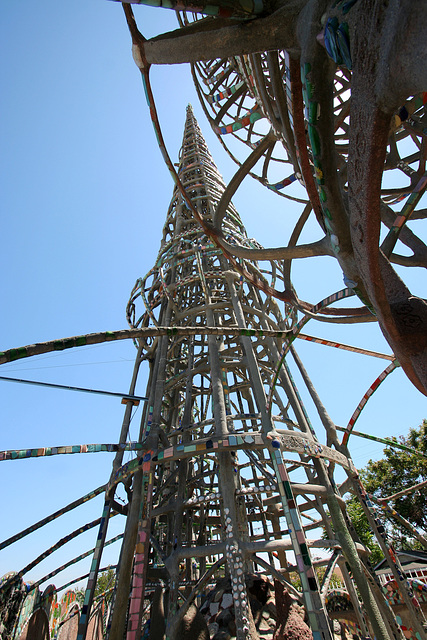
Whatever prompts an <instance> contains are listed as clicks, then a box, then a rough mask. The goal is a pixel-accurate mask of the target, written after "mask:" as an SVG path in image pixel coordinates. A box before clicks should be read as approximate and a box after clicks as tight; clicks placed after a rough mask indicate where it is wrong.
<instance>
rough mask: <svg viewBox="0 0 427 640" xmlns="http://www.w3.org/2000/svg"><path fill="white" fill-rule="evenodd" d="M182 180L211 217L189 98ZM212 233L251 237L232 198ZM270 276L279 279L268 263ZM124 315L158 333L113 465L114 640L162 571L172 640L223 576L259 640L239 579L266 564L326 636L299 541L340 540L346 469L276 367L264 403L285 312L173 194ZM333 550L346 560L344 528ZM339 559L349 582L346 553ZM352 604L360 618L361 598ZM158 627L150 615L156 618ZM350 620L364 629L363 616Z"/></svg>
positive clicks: (241, 628)
mask: <svg viewBox="0 0 427 640" xmlns="http://www.w3.org/2000/svg"><path fill="white" fill-rule="evenodd" d="M178 173H179V177H180V180H181V183H182V185H183V187H184V189H185V191H186V193H187V195H188V196H189V198H190V199H191V203H192V205H193V207H194V208H195V209H196V210H197V212H198V214H199V216H201V217H203V219H204V221H205V222H207V223H209V222H210V221H211V220H212V217H213V216H214V214H215V211H216V208H217V205H218V203H219V201H220V199H221V196H222V194H223V193H224V190H225V185H224V182H223V180H222V177H221V176H220V174H219V172H218V170H217V168H216V166H215V163H214V162H213V159H212V157H211V155H210V153H209V151H208V149H207V146H206V142H205V140H204V138H203V136H202V133H201V131H200V129H199V126H198V124H197V122H196V119H195V117H194V114H193V112H192V109H191V107H188V108H187V117H186V123H185V131H184V137H183V144H182V148H181V151H180V156H179V168H178ZM223 229H224V233H225V234H226V236H228V238H229V241H230V242H235V243H238V244H241V245H243V246H245V245H246V246H251V244H250V241H249V240H248V238H247V235H246V231H245V229H244V227H243V224H242V222H241V220H240V217H239V215H238V214H237V212H236V210H235V209H234V207H233V206H232V205H231V204H230V205H229V206H228V207H227V210H226V212H225V214H224V221H223ZM245 269H246V271H248V272H249V273H251V274H252V275H256V276H257V278H258V279H263V278H265V275H264V274H265V273H267V272H266V271H264V272H263V271H262V269H261V268H260V266H259V265H258V264H257V263H255V262H249V261H245ZM270 273H274V274H275V277H276V278H277V279H280V278H282V279H283V277H284V276H283V273H282V272H281V270H280V266H279V265H278V264H277V263H271V267H270ZM141 305H142V309H141ZM127 316H128V321H129V323H130V325H131V326H132V327H135V328H136V327H148V326H150V325H154V326H157V327H168V328H169V329H168V332H167V333H168V335H159V336H158V337H156V338H155V339H150V338H145V339H144V338H141V339H139V349H140V354H141V359H142V360H148V361H149V362H150V377H149V382H148V388H147V393H146V395H147V397H148V398H149V400H148V402H147V404H146V407H145V409H144V412H143V418H142V422H141V429H140V436H139V439H140V443H141V446H143V452H142V454H141V458H140V460H139V461H136V462H134V463H132V465H130V466H129V465H126V466H125V467H124V468H122V469H120V470H119V471H118V472H117V474H116V479H117V478H118V480H120V479H122V480H123V479H125V480H126V481H127V482H129V476H130V475H132V474H133V485H132V499H131V501H130V504H129V507H128V512H127V526H126V532H125V537H124V542H123V548H122V553H121V558H120V563H119V564H120V566H119V570H118V579H117V586H116V604H115V606H114V610H113V615H112V619H111V637H112V638H116V637H122V636H123V633H124V630H125V624H126V610H127V602H128V599H129V592H130V593H131V595H130V605H129V615H128V626H127V629H128V631H127V633H128V640H131V639H132V640H133V638H136V637H138V633H140V629H141V624H142V614H143V610H144V602H146V600H145V598H146V592H145V586H146V585H147V581H150V585H152V584H153V582H154V583H155V581H156V580H159V579H160V578H161V580H162V581H163V584H164V586H165V592H164V594H162V595H161V596H159V594H158V593H157V595H156V598H157V600H158V598H159V597H162V598H163V599H164V611H166V612H167V613H166V618H165V620H164V625H165V630H166V638H167V639H168V640H178V639H179V638H180V637H181V636H180V633H181V632H180V621H181V618H182V616H183V614H184V613H185V611H187V610H188V608H189V607H190V606H191V605H192V604H193V603H194V602H197V599H198V597H199V596H201V595H203V594H204V595H206V593H207V592H208V591H209V589H213V588H215V585H216V584H217V583H218V581H219V580H222V582H221V584H222V588H225V589H228V592H229V598H230V602H229V604H232V608H231V611H232V612H233V613H234V619H235V626H236V638H237V639H238V640H247V639H255V638H256V637H257V636H256V629H255V625H254V620H253V615H252V611H251V607H250V598H249V595H248V591H247V580H248V576H252V577H251V579H253V576H254V574H255V575H259V568H260V567H262V570H263V572H264V573H266V574H267V575H270V577H271V576H273V577H274V578H275V579H278V580H279V581H281V582H283V583H285V585H287V587H288V588H289V589H291V590H294V588H293V587H292V585H291V584H290V583H289V582H288V581H287V580H288V579H289V572H292V571H295V572H297V573H299V575H300V579H301V589H302V594H301V595H302V600H303V602H304V604H305V607H306V610H307V614H308V618H309V621H310V627H311V630H312V632H313V637H314V640H321V639H324V640H326V639H328V638H331V637H332V636H331V631H330V627H329V622H328V617H327V615H326V611H325V606H324V604H323V603H322V601H321V598H320V593H319V584H318V580H317V575H316V571H315V569H314V566H313V563H312V560H311V556H310V546H313V545H315V546H321V547H323V548H325V549H328V548H330V549H332V548H335V549H336V548H337V546H339V545H338V543H337V541H336V540H335V539H334V534H333V528H332V526H331V519H332V521H333V525H334V526H335V530H338V529H340V528H343V527H345V528H346V525H345V523H344V525H343V516H342V513H341V509H340V506H339V505H338V501H337V497H336V495H335V489H334V487H333V486H332V484H331V481H330V479H329V475H328V470H327V468H326V463H327V462H328V461H329V462H331V463H333V464H332V465H331V466H330V469H329V472H331V470H332V468H333V466H334V465H335V464H340V465H342V466H343V467H345V468H347V469H348V467H349V463H348V460H347V458H346V457H345V456H344V455H342V454H340V453H338V452H337V451H336V450H335V449H331V448H330V447H328V446H324V445H320V444H319V442H318V440H317V438H316V435H315V434H314V432H313V430H312V427H311V425H310V423H309V421H308V418H307V413H306V412H305V409H304V407H303V405H302V402H301V399H300V397H299V395H298V393H297V392H296V388H295V386H294V383H293V380H292V378H291V376H290V374H289V372H288V370H287V368H286V366H285V367H283V368H282V369H279V372H278V374H277V382H276V384H275V386H274V393H273V394H272V396H271V410H270V411H269V409H268V407H267V400H266V398H267V393H268V389H270V388H271V386H272V379H273V375H274V371H275V370H276V368H277V363H278V360H279V349H280V347H281V343H280V341H279V340H278V339H277V338H273V337H265V334H266V333H267V334H269V333H270V332H271V330H273V331H276V332H277V334H279V333H280V331H283V334H284V333H285V331H286V327H285V322H284V319H283V318H282V316H281V313H280V311H279V308H278V306H277V304H276V303H275V302H274V301H273V300H272V299H271V298H269V297H268V296H266V295H265V294H264V293H262V292H261V291H260V290H259V289H257V288H256V287H254V286H253V285H252V284H251V283H249V282H247V281H244V280H243V279H242V278H241V277H240V275H239V273H237V271H235V270H234V269H233V268H232V267H231V266H230V265H229V263H228V262H227V260H226V259H225V258H224V256H223V255H222V253H221V251H220V250H219V249H218V248H217V247H216V246H214V244H213V243H212V241H211V240H210V239H209V238H208V236H207V235H206V234H205V232H204V231H203V229H202V227H201V226H200V224H199V223H198V221H197V220H196V219H195V218H194V216H193V213H192V211H191V210H190V208H189V207H188V206H187V204H186V201H185V198H184V197H183V195H182V192H181V191H180V189H178V188H177V187H175V188H174V191H173V195H172V200H171V203H170V206H169V209H168V213H167V217H166V223H165V226H164V229H163V238H162V241H161V247H160V251H159V254H158V256H157V260H156V263H155V266H154V267H153V269H151V271H150V272H149V273H148V274H147V275H146V276H145V277H144V278H141V279H139V280H138V281H137V283H136V285H135V287H134V289H133V291H132V294H131V297H130V300H129V303H128V308H127ZM174 327H179V328H180V332H181V333H180V335H179V336H178V335H176V332H174V329H173V328H174ZM183 332H184V335H182V334H183ZM284 451H286V456H287V459H284V457H283V452H284ZM304 475H305V478H306V481H305V483H304V480H302V476H303V477H304ZM118 480H116V481H118ZM325 502H327V508H328V509H329V513H328V512H327V510H326V509H325ZM304 521H305V522H306V524H305V525H304V524H303V522H304ZM309 531H310V535H311V539H308V537H307V536H308V532H309ZM324 531H326V533H327V535H328V536H329V539H327V540H324V539H321V538H322V533H323V532H324ZM340 544H341V547H340V548H341V549H342V551H343V553H344V554H345V557H346V559H347V558H348V557H350V556H351V557H352V558H353V560H354V557H355V556H357V553H356V552H355V548H354V545H353V546H352V544H353V543H352V541H351V539H350V537H349V536H347V538H346V539H345V540H343V541H342V542H341V543H340ZM133 550H135V552H134V553H133ZM337 558H338V561H339V562H340V567H341V569H342V571H343V572H344V574H345V575H347V574H346V572H347V569H346V564H345V561H344V559H343V556H341V555H340V554H339V553H337ZM354 562H356V565H357V557H356V559H355V560H354ZM334 564H335V563H334V562H333V563H332V564H331V566H332V567H333V566H334ZM356 565H354V567H355V566H356ZM354 567H352V571H353V573H354V571H355V568H354ZM132 572H133V573H132ZM131 573H132V577H131ZM360 573H361V574H362V572H361V571H360ZM260 579H261V578H260ZM224 581H225V582H224ZM349 582H350V581H349ZM224 584H225V585H226V586H225V587H224ZM227 585H228V586H227ZM358 586H359V588H360V585H358ZM362 587H363V585H362ZM353 595H354V596H355V591H354V593H353ZM157 600H156V602H157ZM199 602H200V599H199ZM354 605H355V609H356V610H357V611H359V603H358V602H357V600H355V603H354ZM217 609H218V607H213V609H212V611H215V610H217ZM356 615H359V614H358V613H357V614H356ZM159 620H160V618H159V616H158V614H156V616H155V618H154V619H153V620H152V624H154V625H157V624H158V623H159ZM359 623H360V625H361V627H362V629H364V630H365V631H366V627H365V626H364V622H363V619H362V617H361V615H359ZM162 624H163V622H162Z"/></svg>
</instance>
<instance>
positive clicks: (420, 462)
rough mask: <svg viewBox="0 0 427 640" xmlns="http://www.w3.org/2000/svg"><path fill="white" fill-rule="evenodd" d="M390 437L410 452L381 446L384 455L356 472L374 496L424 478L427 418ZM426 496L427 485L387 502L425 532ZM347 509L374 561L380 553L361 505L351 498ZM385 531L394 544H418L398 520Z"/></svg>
mask: <svg viewBox="0 0 427 640" xmlns="http://www.w3.org/2000/svg"><path fill="white" fill-rule="evenodd" d="M393 439H394V440H395V441H396V442H397V443H399V444H402V445H404V446H405V447H409V448H410V449H412V450H413V451H406V450H402V449H397V448H394V447H393V446H391V445H390V446H387V447H386V448H385V449H384V457H383V458H381V459H380V460H376V461H374V460H369V462H368V464H367V465H366V467H365V468H364V469H362V470H360V471H359V474H360V477H361V479H362V482H363V484H364V487H365V489H366V491H367V492H368V493H369V494H371V495H372V496H373V497H374V498H377V499H382V498H388V497H390V496H393V495H394V494H396V493H399V492H400V491H402V490H403V489H408V488H410V487H413V486H414V485H416V484H418V483H420V482H423V481H424V480H427V420H423V423H422V424H421V425H420V426H419V427H418V428H411V429H410V430H409V433H408V435H407V436H399V438H393ZM420 454H423V455H424V456H426V457H423V455H420ZM426 498H427V485H426V486H425V487H421V488H419V489H416V490H415V491H411V492H409V493H407V494H405V495H403V496H401V497H398V498H396V499H394V500H391V501H388V504H389V505H390V506H391V507H393V508H394V509H395V510H396V511H397V513H399V514H400V515H401V516H403V517H404V518H405V519H406V520H408V522H410V523H411V524H412V525H413V526H414V527H415V528H416V529H421V530H422V531H424V532H425V531H427V500H426ZM347 509H348V512H349V515H350V518H351V520H352V522H353V524H354V527H355V529H356V531H357V533H358V535H359V537H360V540H361V542H363V543H364V544H366V546H368V547H369V548H370V549H371V550H372V551H373V555H372V557H371V560H372V561H373V562H376V561H377V559H379V558H380V556H379V554H381V552H380V550H379V548H378V546H377V545H376V544H375V541H374V537H373V535H372V532H371V531H370V529H369V525H368V524H367V522H366V519H365V517H364V514H363V510H362V507H361V506H360V504H359V503H358V501H357V500H356V499H355V498H351V499H350V500H349V501H348V503H347ZM386 530H387V533H388V535H389V537H390V538H391V540H392V542H393V544H394V546H395V547H398V548H406V549H408V548H418V546H419V543H418V542H417V541H416V540H414V539H413V538H411V536H410V533H409V532H408V531H407V530H406V529H403V528H402V527H400V526H399V525H398V524H397V522H395V521H393V522H388V523H387V525H386Z"/></svg>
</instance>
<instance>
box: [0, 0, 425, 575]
mask: <svg viewBox="0 0 427 640" xmlns="http://www.w3.org/2000/svg"><path fill="white" fill-rule="evenodd" d="M135 14H136V16H137V20H138V23H139V26H140V28H141V30H142V32H143V33H144V35H145V36H151V35H154V34H157V33H159V32H161V31H165V30H168V29H171V28H175V26H176V23H175V16H174V14H173V12H171V11H167V10H153V9H149V8H145V7H135ZM0 16H1V21H0V23H1V25H0V29H1V39H0V47H1V48H2V52H1V62H0V68H1V71H0V72H1V87H2V91H1V95H2V98H1V119H0V127H1V156H0V162H1V169H0V183H1V184H0V188H1V194H2V195H1V207H2V233H1V237H2V251H1V261H2V267H1V278H0V282H1V300H2V305H1V316H0V328H1V332H0V349H1V350H4V349H7V348H10V347H18V346H21V345H26V344H30V343H33V342H39V341H45V340H50V339H53V338H61V337H66V336H72V335H77V334H82V333H88V332H94V331H101V330H114V329H122V328H126V326H127V325H126V319H125V306H126V302H127V300H128V296H129V293H130V290H131V288H132V286H133V284H134V282H135V280H136V279H137V278H138V277H139V276H140V275H143V274H145V273H146V272H147V271H148V270H149V269H150V268H151V267H152V265H153V263H154V260H155V257H156V255H157V250H158V247H159V243H160V237H161V229H162V226H163V222H164V218H165V215H166V210H167V206H168V203H169V200H170V197H171V193H172V186H173V185H172V183H171V179H170V176H169V173H168V171H167V170H166V168H165V166H164V163H163V160H162V158H161V156H160V153H159V151H158V149H157V146H156V142H155V137H154V134H153V131H152V127H151V122H150V119H149V114H148V110H147V106H146V103H145V98H144V95H143V89H142V83H141V80H140V75H139V71H138V70H137V68H136V67H135V64H134V62H133V60H132V57H131V52H130V38H129V35H128V32H127V27H126V24H125V20H124V16H123V11H122V8H121V6H120V4H117V3H114V2H108V0H73V1H72V2H68V3H65V2H60V3H59V2H57V0H40V1H39V2H37V3H36V2H30V1H28V0H27V1H26V0H14V1H13V2H4V3H3V4H2V8H1V10H0ZM152 79H153V88H154V92H155V96H156V99H157V104H158V108H159V112H160V119H161V123H162V126H163V129H164V135H165V138H166V141H167V145H168V148H169V151H170V153H171V156H172V158H173V159H174V160H176V156H177V152H178V150H179V147H180V144H181V138H182V131H183V125H184V118H185V107H186V105H187V103H188V102H191V103H192V104H193V107H194V111H195V114H196V117H197V118H198V120H199V124H200V125H201V127H202V130H203V132H204V135H205V137H206V140H207V142H208V145H209V147H210V150H211V152H212V154H213V156H214V158H215V160H216V163H217V165H218V167H219V169H220V171H221V172H222V174H223V175H224V178H225V179H226V180H229V179H230V178H231V177H232V175H233V171H234V170H235V168H234V165H233V164H232V162H231V161H230V160H229V158H228V157H227V155H226V154H225V152H224V150H223V149H222V147H221V145H220V144H219V142H218V141H217V140H216V138H215V136H214V134H213V133H212V132H211V131H210V129H209V125H208V123H207V122H206V120H205V117H204V115H203V113H202V110H201V108H200V106H199V104H198V100H197V96H196V94H195V91H194V89H193V85H192V80H191V75H190V70H189V68H188V67H187V66H186V65H181V66H176V67H162V68H154V69H152ZM234 203H235V205H236V206H237V209H238V210H239V212H240V214H241V216H242V218H243V220H244V222H245V224H246V227H247V230H248V234H249V235H250V236H252V237H255V238H257V239H258V240H259V241H260V242H261V243H262V244H264V246H275V245H278V244H284V243H285V242H286V239H287V237H288V235H289V232H290V227H289V224H287V220H289V219H291V217H292V215H295V212H294V211H293V210H292V206H290V205H289V204H288V203H287V202H286V201H285V200H283V199H281V198H278V197H277V196H275V195H274V194H272V193H270V192H267V190H265V189H263V188H262V187H260V186H259V185H257V184H256V183H254V181H251V180H250V179H247V180H246V181H245V183H244V185H243V187H242V189H241V190H240V192H239V193H238V194H237V195H236V197H235V198H234ZM312 233H313V237H320V234H319V232H318V231H317V230H313V232H312ZM422 277H424V281H425V275H424V276H422V274H421V275H419V274H418V275H415V279H416V281H415V285H416V286H418V284H419V283H420V282H421V280H420V279H421V278H422ZM417 279H418V280H417ZM295 282H296V283H297V290H298V294H299V295H300V297H301V298H303V299H305V300H309V301H312V302H317V301H318V300H320V299H322V298H323V297H325V296H326V295H328V294H330V293H332V292H334V291H336V290H338V289H341V288H342V286H343V285H342V275H341V272H340V269H339V267H338V265H337V263H336V262H335V261H334V260H333V259H331V258H323V259H320V260H316V261H312V260H309V261H307V264H306V263H302V262H301V263H299V264H298V265H295ZM306 332H307V333H312V334H313V335H319V336H324V337H329V338H332V339H336V340H341V341H343V342H347V343H352V344H357V345H359V346H363V347H366V348H370V349H375V350H380V351H385V352H387V353H389V348H388V347H387V345H386V344H385V342H384V340H383V338H382V336H381V333H380V331H379V329H378V327H376V326H374V325H372V324H371V325H369V326H363V327H353V326H351V325H350V326H348V327H344V328H336V327H335V326H331V325H324V324H320V323H318V324H311V325H310V324H309V325H308V326H307V331H306ZM298 347H299V352H300V354H301V356H302V358H303V360H304V362H305V365H306V368H307V369H308V371H309V373H310V375H311V376H312V378H313V381H314V383H315V385H316V387H317V388H318V391H319V393H320V396H321V398H322V399H323V402H324V403H325V405H326V407H327V409H328V411H329V413H330V415H331V417H332V419H333V420H335V422H336V423H337V424H339V425H343V426H345V425H346V423H347V422H348V420H349V418H350V416H351V415H352V413H353V410H354V408H355V407H356V405H357V403H358V402H359V400H360V398H361V397H362V395H363V394H364V393H365V391H366V390H367V388H368V387H369V386H370V385H371V383H372V382H373V381H374V379H375V378H376V377H377V376H378V375H379V373H380V372H381V371H382V370H383V369H384V368H385V366H386V364H387V363H386V362H385V361H383V360H373V359H370V358H367V357H365V356H360V355H352V354H348V353H343V352H337V351H336V350H332V349H328V348H326V347H322V346H319V345H312V344H307V343H302V341H299V342H298ZM134 356H135V349H134V347H133V345H132V344H131V343H125V342H121V343H116V344H107V345H101V346H95V347H88V348H81V349H77V350H74V351H72V352H71V351H68V352H64V353H56V354H48V355H46V356H41V357H37V358H33V359H30V360H22V361H20V362H18V363H16V364H14V365H3V366H2V367H1V368H0V375H5V376H16V377H21V378H28V379H34V380H44V381H48V382H55V383H59V384H68V385H76V386H82V387H85V386H86V387H92V388H99V389H107V390H111V391H119V392H123V393H125V392H127V390H128V386H129V381H130V376H131V372H132V368H133V358H134ZM146 373H147V372H146V370H144V371H143V372H142V374H143V375H142V376H141V377H140V381H139V387H138V389H137V392H138V393H139V394H140V395H144V391H145V379H146ZM0 396H1V397H0V424H1V445H0V448H1V449H18V448H31V447H43V446H55V445H62V444H81V443H97V442H116V441H117V438H118V434H119V431H120V427H121V422H122V419H123V413H124V407H123V405H121V404H120V400H119V399H117V400H115V399H110V398H104V397H99V396H89V395H83V394H77V393H71V392H68V391H56V390H55V391H54V390H45V389H40V388H36V387H30V386H26V385H18V384H13V383H6V382H1V381H0ZM307 406H308V410H309V412H310V415H311V417H312V420H313V423H314V426H315V428H316V430H317V431H318V433H319V436H320V437H321V438H322V437H323V436H322V429H321V427H320V426H319V421H318V419H317V417H316V415H315V413H314V411H313V408H312V406H311V404H310V403H308V405H307ZM139 414H140V410H139V411H138V414H137V415H136V417H135V419H134V421H133V423H132V425H133V428H132V431H131V435H132V438H135V437H136V434H137V432H138V426H139ZM426 416H427V410H426V402H425V398H424V397H423V396H421V395H420V394H419V393H418V392H417V391H416V390H415V389H414V388H413V387H412V386H411V385H410V383H409V382H408V381H407V380H406V378H405V376H404V374H403V373H402V372H401V371H399V370H398V371H396V372H394V373H393V374H392V375H391V376H390V378H389V379H388V380H387V381H386V382H385V383H384V384H383V386H382V388H381V389H380V390H379V391H378V392H377V393H376V394H375V395H374V397H373V398H372V399H371V400H370V402H369V403H368V405H367V407H366V409H365V410H364V412H363V413H362V415H361V417H360V419H359V421H358V423H357V428H358V429H359V430H360V431H367V432H372V433H375V434H377V435H381V436H383V437H384V436H392V435H398V434H401V433H406V432H407V430H408V428H409V427H411V426H417V425H418V424H420V422H421V421H422V419H423V418H424V417H426ZM350 442H351V441H350ZM351 450H352V452H353V457H354V460H355V462H356V464H357V465H359V466H362V465H364V464H365V463H366V461H367V460H368V459H369V458H370V457H378V456H380V455H381V451H382V447H381V446H376V445H374V444H373V443H371V442H369V441H363V440H358V439H355V438H354V440H353V443H352V445H351ZM110 469H111V456H110V455H109V454H93V455H89V454H88V455H81V456H57V457H55V458H39V459H32V460H22V461H9V462H1V463H0V482H1V485H0V486H1V497H2V518H1V522H2V525H1V533H0V539H1V540H3V539H4V538H6V537H9V536H10V535H12V534H14V533H16V532H17V531H20V530H21V529H23V528H24V527H26V526H28V525H30V524H32V523H33V522H35V521H37V520H39V519H40V518H42V517H44V516H45V515H47V514H49V513H51V512H52V511H54V510H56V509H58V508H60V507H61V506H63V505H65V504H67V503H68V502H71V501H72V500H74V499H75V498H77V497H79V496H81V495H83V494H84V493H86V492H88V491H90V490H91V489H93V488H95V487H97V486H99V485H100V484H102V483H104V482H105V481H106V480H107V479H108V477H109V474H110ZM101 504H102V498H98V499H96V500H95V501H92V502H91V503H87V504H86V505H85V506H84V507H80V508H79V509H78V510H77V511H74V512H72V513H71V514H69V515H68V516H65V517H63V518H62V519H60V520H57V521H56V522H55V523H54V524H51V525H49V526H48V527H46V528H45V529H43V530H42V532H41V533H40V532H39V533H37V534H33V535H31V536H30V537H28V538H26V539H25V540H24V541H22V542H21V543H19V544H16V545H14V546H13V547H10V548H8V549H6V550H5V551H3V552H1V553H0V576H1V575H3V574H4V573H5V572H6V571H10V570H19V569H21V568H22V567H23V566H24V565H25V564H27V562H29V561H30V560H31V559H32V558H34V557H35V556H37V555H38V554H39V553H41V552H42V551H43V550H44V549H45V548H47V547H49V546H50V545H52V544H54V543H55V542H56V541H57V540H58V539H59V538H61V537H62V536H64V535H66V534H67V533H68V532H69V531H70V530H73V529H76V528H77V527H79V526H80V525H83V524H84V523H85V522H88V521H89V520H92V519H94V518H96V517H98V516H99V515H100V513H101ZM114 520H115V522H114V521H113V522H112V524H111V527H110V532H111V533H110V535H111V536H112V535H114V534H115V533H116V532H118V531H119V530H120V529H121V528H122V527H123V521H122V519H120V518H119V517H116V518H115V519H114ZM110 535H109V537H110ZM95 538H96V533H95V530H92V532H89V533H86V534H85V535H84V536H81V537H79V538H78V539H77V540H76V541H75V542H74V543H72V544H70V545H67V547H64V549H63V550H62V551H61V552H57V553H56V554H54V555H53V556H51V558H49V559H48V560H46V561H44V562H43V563H42V564H41V565H39V567H37V568H36V569H34V571H32V572H31V573H30V574H28V575H26V579H27V580H30V579H33V580H36V579H38V578H40V577H41V576H42V575H45V574H46V573H48V572H49V571H50V570H51V569H52V568H55V567H56V566H58V565H60V564H63V562H65V561H66V560H68V559H71V558H72V557H73V556H75V555H78V554H80V553H82V552H83V551H85V550H86V549H89V548H91V547H93V546H94V543H95ZM117 552H118V547H117V545H114V546H113V547H110V550H109V551H108V552H106V554H105V563H107V562H114V561H115V555H116V553H117ZM88 566H89V560H88V561H86V562H82V563H80V564H79V565H77V566H76V567H75V568H73V569H71V570H68V571H67V572H64V574H63V575H60V576H58V577H57V578H56V579H55V580H54V582H55V584H56V585H57V586H59V585H60V584H63V583H65V582H66V581H67V580H68V579H71V577H72V576H73V575H79V574H82V573H84V572H85V571H87V570H88Z"/></svg>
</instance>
